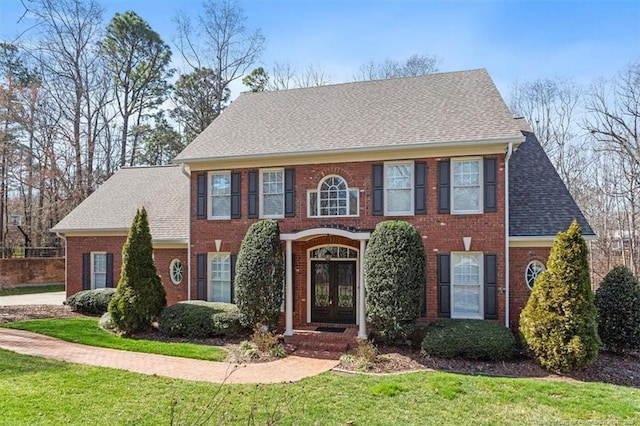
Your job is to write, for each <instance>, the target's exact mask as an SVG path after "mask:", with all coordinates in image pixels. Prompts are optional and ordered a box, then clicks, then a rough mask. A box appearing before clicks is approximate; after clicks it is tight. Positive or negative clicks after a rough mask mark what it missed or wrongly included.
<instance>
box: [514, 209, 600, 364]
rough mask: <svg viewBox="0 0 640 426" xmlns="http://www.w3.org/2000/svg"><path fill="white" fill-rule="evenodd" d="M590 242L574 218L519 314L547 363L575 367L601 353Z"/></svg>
mask: <svg viewBox="0 0 640 426" xmlns="http://www.w3.org/2000/svg"><path fill="white" fill-rule="evenodd" d="M587 254H588V250H587V244H586V243H585V241H584V239H583V238H582V230H581V229H580V226H578V223H577V222H576V221H575V220H574V221H573V223H572V224H571V225H570V226H569V229H568V230H567V232H559V233H558V236H557V237H556V239H555V241H554V243H553V247H552V248H551V254H550V255H549V261H548V262H547V270H546V271H544V272H543V273H542V274H540V275H539V276H538V278H537V279H536V283H535V285H534V287H533V290H532V291H531V295H530V296H529V300H528V301H527V304H526V306H525V308H524V309H523V310H522V313H521V314H520V333H521V335H522V340H523V343H524V345H525V348H526V349H527V351H528V352H529V353H530V354H531V355H533V357H535V359H536V360H537V361H538V362H539V363H540V364H541V365H542V366H543V367H545V368H547V369H550V370H555V371H572V370H576V369H579V368H584V367H587V366H588V365H590V364H592V363H593V362H594V361H595V359H596V357H597V356H598V348H599V346H600V339H599V338H598V325H597V311H596V306H595V303H594V296H593V292H592V291H591V282H590V278H589V262H588V258H587Z"/></svg>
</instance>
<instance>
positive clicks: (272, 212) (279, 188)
mask: <svg viewBox="0 0 640 426" xmlns="http://www.w3.org/2000/svg"><path fill="white" fill-rule="evenodd" d="M260 217H272V218H273V217H275V218H278V217H284V170H283V169H278V170H261V171H260Z"/></svg>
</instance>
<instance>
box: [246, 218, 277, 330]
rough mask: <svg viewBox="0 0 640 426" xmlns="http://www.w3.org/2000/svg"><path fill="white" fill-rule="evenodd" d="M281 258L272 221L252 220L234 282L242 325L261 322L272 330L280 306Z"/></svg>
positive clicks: (275, 224) (275, 227) (275, 225)
mask: <svg viewBox="0 0 640 426" xmlns="http://www.w3.org/2000/svg"><path fill="white" fill-rule="evenodd" d="M283 283H284V259H283V258H282V247H281V246H280V228H279V227H278V222H277V221H275V220H261V221H259V222H256V223H254V224H253V225H251V228H249V231H247V235H245V237H244V239H243V240H242V246H241V247H240V253H238V261H237V263H236V276H235V281H234V287H235V301H236V304H237V305H238V309H240V321H241V323H242V325H243V326H245V327H250V328H252V327H255V325H256V324H258V323H261V324H263V325H266V326H268V327H269V329H271V330H273V329H275V328H276V327H277V325H278V316H279V315H280V306H282V297H283V291H282V290H283Z"/></svg>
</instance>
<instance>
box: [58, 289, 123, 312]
mask: <svg viewBox="0 0 640 426" xmlns="http://www.w3.org/2000/svg"><path fill="white" fill-rule="evenodd" d="M115 293H116V289H115V288H97V289H95V290H84V291H80V292H78V293H76V294H74V295H72V296H69V297H68V298H67V300H65V301H64V304H65V305H67V306H70V307H71V310H72V311H75V312H80V313H81V314H87V315H102V314H104V313H105V312H107V309H108V307H109V302H110V301H111V299H112V298H113V295H114V294H115Z"/></svg>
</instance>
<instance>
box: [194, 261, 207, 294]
mask: <svg viewBox="0 0 640 426" xmlns="http://www.w3.org/2000/svg"><path fill="white" fill-rule="evenodd" d="M196 288H197V290H196V299H198V300H207V255H206V254H198V255H196Z"/></svg>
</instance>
